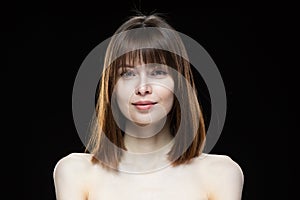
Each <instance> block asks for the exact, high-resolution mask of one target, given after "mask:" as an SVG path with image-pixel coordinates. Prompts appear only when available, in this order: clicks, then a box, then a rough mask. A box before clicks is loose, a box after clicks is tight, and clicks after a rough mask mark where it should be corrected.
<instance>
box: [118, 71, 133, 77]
mask: <svg viewBox="0 0 300 200" xmlns="http://www.w3.org/2000/svg"><path fill="white" fill-rule="evenodd" d="M120 76H122V77H123V78H131V77H134V76H136V74H135V72H134V71H132V70H127V71H124V72H122V73H121V74H120Z"/></svg>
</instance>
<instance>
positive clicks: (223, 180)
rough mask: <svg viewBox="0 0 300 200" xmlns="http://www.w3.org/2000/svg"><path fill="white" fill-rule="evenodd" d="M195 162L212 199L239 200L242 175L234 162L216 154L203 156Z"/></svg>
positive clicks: (225, 156) (227, 157)
mask: <svg viewBox="0 0 300 200" xmlns="http://www.w3.org/2000/svg"><path fill="white" fill-rule="evenodd" d="M197 161H198V162H197V163H198V166H199V167H200V166H201V167H202V168H201V169H202V170H201V173H202V175H203V176H202V177H204V178H205V180H206V183H207V188H208V191H209V192H208V193H209V194H210V196H211V198H212V199H223V200H224V199H226V200H227V199H241V194H242V188H243V184H244V174H243V171H242V169H241V167H240V165H239V164H238V163H237V162H236V161H234V160H233V159H232V158H231V157H229V156H227V155H216V154H203V155H201V156H200V157H199V158H198V159H197Z"/></svg>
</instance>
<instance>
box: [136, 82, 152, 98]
mask: <svg viewBox="0 0 300 200" xmlns="http://www.w3.org/2000/svg"><path fill="white" fill-rule="evenodd" d="M135 94H136V95H141V96H145V95H147V94H152V87H151V85H149V84H142V85H140V86H139V87H137V88H136V90H135Z"/></svg>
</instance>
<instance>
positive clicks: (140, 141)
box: [124, 120, 173, 153]
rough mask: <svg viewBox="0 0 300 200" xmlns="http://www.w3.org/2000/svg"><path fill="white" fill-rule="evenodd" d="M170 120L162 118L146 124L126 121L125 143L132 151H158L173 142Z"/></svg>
mask: <svg viewBox="0 0 300 200" xmlns="http://www.w3.org/2000/svg"><path fill="white" fill-rule="evenodd" d="M172 139H173V136H172V135H171V132H170V122H169V120H166V121H165V120H161V121H159V122H156V123H152V124H147V125H144V126H139V125H136V124H135V123H133V122H128V123H126V126H125V135H124V143H125V146H126V148H127V150H128V151H129V152H131V153H150V152H154V151H157V150H159V149H161V148H163V147H164V146H166V145H167V144H169V143H170V142H171V140H172Z"/></svg>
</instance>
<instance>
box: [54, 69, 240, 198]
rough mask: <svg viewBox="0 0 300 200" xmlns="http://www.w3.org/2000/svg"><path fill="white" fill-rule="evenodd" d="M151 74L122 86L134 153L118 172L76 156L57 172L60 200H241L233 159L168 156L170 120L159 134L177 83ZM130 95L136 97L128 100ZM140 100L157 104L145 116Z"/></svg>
mask: <svg viewBox="0 0 300 200" xmlns="http://www.w3.org/2000/svg"><path fill="white" fill-rule="evenodd" d="M149 69H151V70H152V68H145V67H140V68H137V69H133V68H131V69H129V72H128V73H127V74H126V76H125V77H124V78H121V79H120V84H119V86H117V90H116V91H117V97H118V103H119V106H120V108H121V110H122V111H123V114H124V115H125V116H127V118H128V119H130V120H128V121H127V123H126V127H125V129H126V130H125V133H126V134H125V136H124V143H125V146H126V147H127V150H128V152H129V153H128V152H124V155H123V157H122V160H121V162H120V163H119V168H118V170H119V172H118V173H113V172H110V171H107V170H105V169H104V168H103V167H102V166H101V165H96V164H92V163H91V157H92V155H91V154H84V153H72V154H70V155H68V156H66V157H64V158H62V159H61V160H60V161H59V162H58V163H57V164H56V166H55V169H54V173H53V176H54V183H55V189H56V197H57V200H70V199H72V200H102V199H104V200H119V199H125V200H127V199H128V200H149V199H154V200H157V199H162V200H182V199H188V200H240V199H241V195H242V187H243V181H244V180H243V179H244V177H243V172H242V170H241V168H240V167H239V165H238V164H237V163H236V162H234V161H233V160H232V159H231V158H230V157H228V156H224V155H211V154H201V156H199V157H197V158H194V159H192V160H191V162H190V163H189V164H182V165H179V166H177V167H173V166H171V165H170V162H169V161H168V159H167V156H166V154H167V153H168V152H169V150H170V149H171V147H172V145H173V144H174V143H173V140H172V139H173V138H172V136H171V133H170V131H169V130H170V123H169V120H166V123H165V124H164V126H163V128H162V129H161V130H160V131H159V132H158V133H157V127H160V122H161V121H162V119H163V118H164V117H166V113H168V112H169V111H170V109H171V107H172V104H173V98H172V97H173V92H172V89H173V85H174V82H173V80H172V79H171V78H170V76H169V75H168V74H165V73H161V70H162V69H161V68H159V69H156V68H154V69H153V70H152V71H149ZM148 74H150V75H148ZM153 80H156V82H155V83H154V84H153V83H152V82H151V81H153ZM157 83H159V84H157ZM130 91H135V93H133V94H132V95H130V96H128V94H130ZM141 100H150V101H153V102H156V104H155V105H154V106H153V109H150V110H149V111H148V110H147V112H146V111H145V109H137V108H136V107H137V106H134V105H133V104H132V102H136V101H141ZM136 124H138V125H136ZM128 133H130V134H128ZM136 153H141V155H138V156H136ZM158 169H159V170H158ZM133 172H134V173H133ZM136 172H138V173H136ZM146 172H147V173H146Z"/></svg>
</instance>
